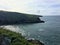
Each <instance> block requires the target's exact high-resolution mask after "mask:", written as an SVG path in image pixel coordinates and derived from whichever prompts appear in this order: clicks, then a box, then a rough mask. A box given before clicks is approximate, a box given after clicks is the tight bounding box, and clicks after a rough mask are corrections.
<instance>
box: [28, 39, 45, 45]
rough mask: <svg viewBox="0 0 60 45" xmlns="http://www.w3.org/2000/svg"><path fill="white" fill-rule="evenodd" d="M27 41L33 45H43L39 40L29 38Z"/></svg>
mask: <svg viewBox="0 0 60 45" xmlns="http://www.w3.org/2000/svg"><path fill="white" fill-rule="evenodd" d="M27 40H28V42H30V43H32V44H34V45H44V44H43V43H42V42H40V41H39V40H36V39H34V38H29V39H27Z"/></svg>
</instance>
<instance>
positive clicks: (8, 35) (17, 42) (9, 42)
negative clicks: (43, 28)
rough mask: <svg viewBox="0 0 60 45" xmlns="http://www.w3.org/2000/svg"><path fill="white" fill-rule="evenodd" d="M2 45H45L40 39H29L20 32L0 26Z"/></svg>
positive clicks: (0, 43) (0, 42)
mask: <svg viewBox="0 0 60 45" xmlns="http://www.w3.org/2000/svg"><path fill="white" fill-rule="evenodd" d="M0 45H44V44H43V43H41V42H40V41H38V40H27V39H25V37H23V36H22V35H21V34H20V33H16V32H12V31H9V30H7V29H3V28H0Z"/></svg>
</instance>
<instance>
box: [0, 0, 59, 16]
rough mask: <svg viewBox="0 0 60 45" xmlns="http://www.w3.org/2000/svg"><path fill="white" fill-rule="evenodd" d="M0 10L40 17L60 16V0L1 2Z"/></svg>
mask: <svg viewBox="0 0 60 45" xmlns="http://www.w3.org/2000/svg"><path fill="white" fill-rule="evenodd" d="M0 10H5V11H13V12H21V13H28V14H39V15H43V16H45V15H48V16H50V15H60V0H0Z"/></svg>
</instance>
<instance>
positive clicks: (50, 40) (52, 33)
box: [3, 16, 60, 45]
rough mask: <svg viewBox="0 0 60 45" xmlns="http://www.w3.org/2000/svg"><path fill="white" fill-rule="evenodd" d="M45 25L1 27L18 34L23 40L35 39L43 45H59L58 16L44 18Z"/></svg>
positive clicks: (59, 20) (59, 17)
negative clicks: (23, 37)
mask: <svg viewBox="0 0 60 45" xmlns="http://www.w3.org/2000/svg"><path fill="white" fill-rule="evenodd" d="M41 19H42V20H44V21H45V23H35V24H19V25H7V26H3V27H4V28H6V29H10V30H11V31H15V32H19V33H21V34H22V35H23V36H25V38H27V39H28V38H35V39H37V40H40V41H41V42H43V43H44V44H45V45H60V16H44V17H42V18H41Z"/></svg>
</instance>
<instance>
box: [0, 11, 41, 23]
mask: <svg viewBox="0 0 60 45" xmlns="http://www.w3.org/2000/svg"><path fill="white" fill-rule="evenodd" d="M39 17H42V16H39V15H32V14H23V13H18V12H7V11H0V24H17V23H39V22H42V21H41V20H40V18H39Z"/></svg>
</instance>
